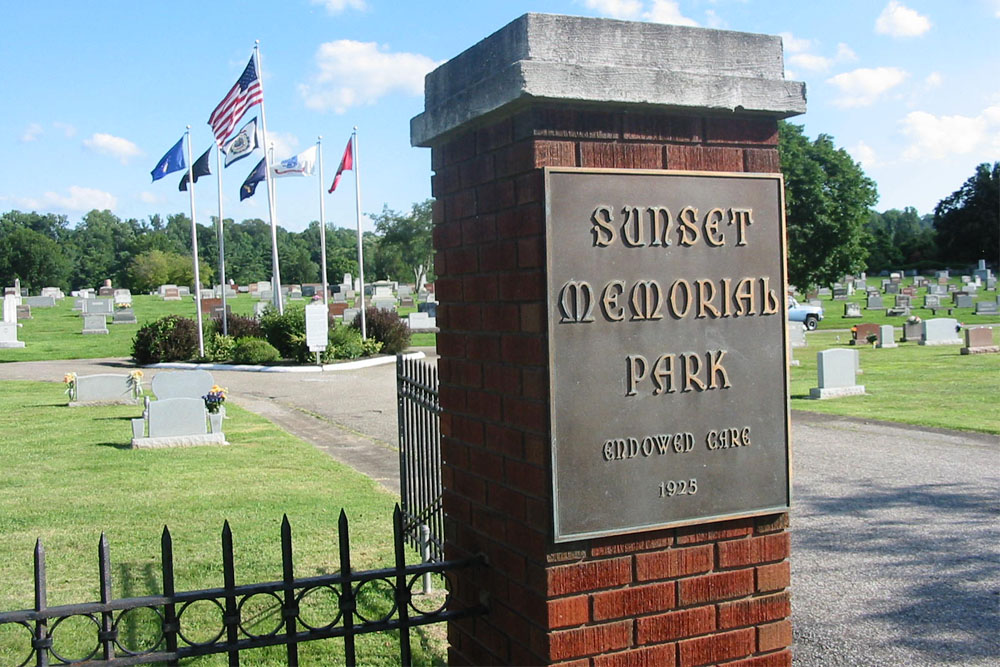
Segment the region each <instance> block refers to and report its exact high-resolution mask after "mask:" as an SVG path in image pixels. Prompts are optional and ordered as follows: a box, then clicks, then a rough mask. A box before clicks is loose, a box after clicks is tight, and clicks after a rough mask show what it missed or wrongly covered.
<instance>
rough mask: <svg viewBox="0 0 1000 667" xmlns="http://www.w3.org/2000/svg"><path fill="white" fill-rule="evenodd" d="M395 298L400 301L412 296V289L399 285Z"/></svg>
mask: <svg viewBox="0 0 1000 667" xmlns="http://www.w3.org/2000/svg"><path fill="white" fill-rule="evenodd" d="M396 296H398V297H399V298H400V299H405V298H407V297H410V296H413V288H412V287H410V286H409V285H400V286H399V289H398V290H396Z"/></svg>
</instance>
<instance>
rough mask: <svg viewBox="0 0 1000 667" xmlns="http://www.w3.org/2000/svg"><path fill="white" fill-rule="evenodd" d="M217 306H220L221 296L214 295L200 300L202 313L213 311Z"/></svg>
mask: <svg viewBox="0 0 1000 667" xmlns="http://www.w3.org/2000/svg"><path fill="white" fill-rule="evenodd" d="M227 307H228V304H227ZM217 308H222V299H221V298H219V299H216V298H214V297H210V298H207V299H205V298H203V299H202V300H201V312H203V313H211V312H213V311H215V310H216V309H217Z"/></svg>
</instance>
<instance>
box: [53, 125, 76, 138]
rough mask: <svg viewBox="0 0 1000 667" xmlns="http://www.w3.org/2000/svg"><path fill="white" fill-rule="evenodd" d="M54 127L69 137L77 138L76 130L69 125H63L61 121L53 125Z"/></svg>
mask: <svg viewBox="0 0 1000 667" xmlns="http://www.w3.org/2000/svg"><path fill="white" fill-rule="evenodd" d="M52 127H54V128H56V129H57V130H62V133H63V134H64V135H66V136H67V137H73V136H76V128H75V127H74V126H72V125H70V124H69V123H62V122H60V121H56V122H54V123H52Z"/></svg>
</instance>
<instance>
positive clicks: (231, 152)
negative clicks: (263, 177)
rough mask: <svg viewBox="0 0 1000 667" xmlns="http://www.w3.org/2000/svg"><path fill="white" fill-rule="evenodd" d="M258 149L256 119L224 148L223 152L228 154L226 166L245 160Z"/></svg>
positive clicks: (244, 127) (241, 129)
mask: <svg viewBox="0 0 1000 667" xmlns="http://www.w3.org/2000/svg"><path fill="white" fill-rule="evenodd" d="M256 149H257V119H256V118H254V119H253V120H251V121H250V122H249V123H247V124H246V125H244V126H243V127H242V128H240V131H239V132H237V133H236V136H234V137H233V138H232V139H230V140H229V141H228V142H226V145H225V146H223V147H222V152H223V153H225V154H226V166H227V167H228V166H229V165H231V164H232V163H234V162H236V161H237V160H240V159H242V158H245V157H246V156H247V155H250V153H253V152H254V151H255V150H256Z"/></svg>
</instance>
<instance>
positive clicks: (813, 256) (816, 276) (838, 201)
mask: <svg viewBox="0 0 1000 667" xmlns="http://www.w3.org/2000/svg"><path fill="white" fill-rule="evenodd" d="M778 148H779V151H780V153H781V171H782V173H783V174H784V176H785V221H786V224H787V227H788V280H789V282H790V283H792V284H793V285H796V286H798V287H801V288H809V287H811V286H815V285H822V284H829V283H833V282H835V281H836V280H838V279H839V278H840V277H841V276H843V275H844V274H845V273H854V272H857V271H861V270H862V269H864V268H865V258H866V257H867V254H868V251H867V248H866V241H867V239H868V236H867V234H866V233H865V229H864V226H865V222H866V221H867V220H868V217H869V210H870V208H871V207H872V206H873V205H874V204H875V202H876V201H877V200H878V192H877V191H876V189H875V183H874V181H872V180H871V179H870V178H868V177H867V176H865V173H864V171H862V169H861V166H860V165H858V164H857V163H856V162H854V160H852V159H851V156H850V155H848V154H847V151H845V150H844V149H842V148H835V147H834V145H833V138H832V137H830V136H828V135H825V134H821V135H819V137H817V138H816V140H815V141H809V139H808V138H807V137H806V136H805V135H804V134H803V132H802V127H801V126H799V125H792V124H791V123H785V122H782V123H780V124H779V132H778Z"/></svg>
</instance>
